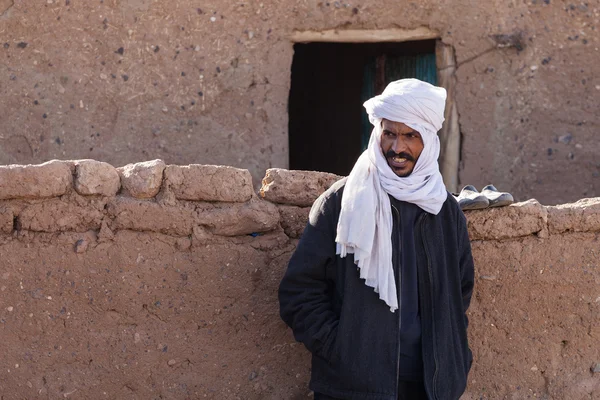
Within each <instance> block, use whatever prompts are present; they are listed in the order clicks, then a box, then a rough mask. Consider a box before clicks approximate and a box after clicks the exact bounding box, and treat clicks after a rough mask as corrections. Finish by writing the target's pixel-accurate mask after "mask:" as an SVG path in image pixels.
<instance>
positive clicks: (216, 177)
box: [165, 164, 253, 203]
mask: <svg viewBox="0 0 600 400" xmlns="http://www.w3.org/2000/svg"><path fill="white" fill-rule="evenodd" d="M165 178H166V180H167V182H168V185H169V188H170V190H171V191H172V192H173V194H174V195H175V197H176V198H177V199H179V200H192V201H222V202H240V203H241V202H245V201H248V200H250V198H251V197H252V195H253V189H252V176H251V175H250V172H249V171H248V170H246V169H239V168H233V167H227V166H216V165H198V164H192V165H186V166H179V165H169V166H167V168H166V169H165Z"/></svg>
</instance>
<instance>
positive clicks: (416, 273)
mask: <svg viewBox="0 0 600 400" xmlns="http://www.w3.org/2000/svg"><path fill="white" fill-rule="evenodd" d="M445 100H446V91H445V90H444V89H442V88H438V87H435V86H432V85H430V84H428V83H425V82H421V81H419V80H416V79H403V80H400V81H396V82H393V83H391V84H390V85H388V87H387V88H386V89H385V91H384V92H383V93H382V94H381V95H380V96H376V97H374V98H372V99H370V100H368V101H367V102H366V103H365V104H364V105H365V108H366V110H367V112H368V114H369V118H370V121H371V123H372V124H373V125H374V129H373V133H372V134H371V138H370V141H369V146H368V148H367V150H366V151H365V152H364V153H363V154H362V155H361V156H360V158H359V159H358V161H357V162H356V164H355V166H354V168H353V169H352V172H351V173H350V175H349V176H348V178H347V179H342V180H340V181H339V182H337V183H335V184H334V185H333V186H332V187H331V188H330V189H329V190H327V191H326V192H325V193H323V194H322V195H321V196H320V197H319V198H318V199H317V200H316V201H315V203H314V205H313V207H312V209H311V212H310V217H309V223H308V224H307V226H306V229H305V231H304V233H303V235H302V238H301V240H300V242H299V243H298V247H297V248H296V251H295V253H294V255H293V256H292V258H291V260H290V263H289V266H288V269H287V272H286V274H285V276H284V278H283V280H282V282H281V286H280V288H279V302H280V306H281V317H282V319H283V320H284V321H285V322H286V323H287V324H288V325H289V326H290V327H291V328H292V330H293V332H294V335H295V337H296V339H297V340H298V341H301V342H303V343H304V345H305V346H306V347H307V348H308V350H309V351H310V352H311V353H312V355H313V357H312V375H311V382H310V388H311V389H312V390H314V392H315V400H321V399H360V400H396V399H410V400H413V399H430V400H433V399H436V400H437V399H439V400H446V399H458V398H459V397H460V395H461V394H462V393H463V392H464V390H465V386H466V382H467V374H468V372H469V369H470V367H471V362H472V356H471V351H470V350H469V346H468V343H467V324H468V320H467V316H466V310H467V308H468V307H469V303H470V300H471V294H472V291H473V274H474V272H473V260H472V256H471V245H470V242H469V236H468V232H467V228H466V222H465V217H464V215H463V213H462V212H461V210H460V208H459V207H458V204H457V203H456V200H454V198H453V197H452V196H451V195H450V194H448V192H447V191H446V189H445V187H444V185H443V182H442V177H441V174H440V172H439V167H438V163H437V158H438V156H439V151H440V145H439V139H438V137H437V135H436V133H437V131H438V130H439V129H440V128H441V126H442V122H443V120H444V117H443V115H444V106H445Z"/></svg>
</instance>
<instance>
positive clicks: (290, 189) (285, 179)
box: [260, 168, 343, 207]
mask: <svg viewBox="0 0 600 400" xmlns="http://www.w3.org/2000/svg"><path fill="white" fill-rule="evenodd" d="M342 178H343V177H342V176H339V175H334V174H329V173H326V172H313V171H290V170H286V169H281V168H271V169H268V170H267V174H266V175H265V177H264V179H263V180H262V187H261V189H260V195H261V196H262V197H263V198H264V199H265V200H268V201H271V202H273V203H280V204H291V205H296V206H303V207H306V206H310V205H311V204H312V203H313V202H314V201H315V200H316V199H317V197H319V195H320V194H321V193H323V192H324V191H325V190H327V189H328V188H329V187H330V186H331V185H332V184H333V183H334V182H336V181H338V180H340V179H342Z"/></svg>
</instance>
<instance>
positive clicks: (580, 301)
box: [0, 160, 600, 400]
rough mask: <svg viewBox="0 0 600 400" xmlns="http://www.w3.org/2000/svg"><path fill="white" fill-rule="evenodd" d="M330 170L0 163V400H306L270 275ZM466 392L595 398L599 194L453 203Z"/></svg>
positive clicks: (298, 355) (599, 336) (301, 367)
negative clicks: (258, 176) (569, 199)
mask: <svg viewBox="0 0 600 400" xmlns="http://www.w3.org/2000/svg"><path fill="white" fill-rule="evenodd" d="M339 178H340V177H338V176H335V175H331V174H324V173H317V172H301V171H287V170H282V169H271V170H268V171H267V173H266V176H265V179H264V180H263V186H262V188H261V189H260V191H259V192H258V194H257V193H256V191H255V188H253V186H252V178H251V176H250V173H249V172H248V171H247V170H243V169H237V168H232V167H223V166H209V165H187V166H177V165H165V163H164V162H162V161H161V160H154V161H149V162H144V163H137V164H130V165H127V166H125V167H121V168H114V167H113V166H111V165H109V164H106V163H103V162H98V161H94V160H77V161H51V162H48V163H45V164H41V165H27V166H23V165H10V166H1V167H0V293H1V296H0V334H1V336H2V341H0V352H1V353H2V355H3V357H2V358H0V395H1V396H2V398H5V399H12V398H28V399H48V398H64V399H104V398H106V399H125V398H131V399H197V398H208V399H211V398H212V399H304V398H308V396H309V395H310V393H309V390H308V389H307V382H308V379H309V358H310V357H309V355H308V353H307V351H306V350H305V349H304V348H303V346H302V345H301V344H297V343H295V342H294V339H293V337H292V335H291V332H290V331H289V330H288V329H287V328H286V327H285V326H284V324H283V323H282V322H281V321H280V319H279V316H278V305H277V287H278V283H279V281H280V279H281V276H282V274H283V272H284V269H285V267H286V264H287V261H288V259H289V257H290V255H291V253H292V252H293V250H294V248H295V245H296V243H297V240H298V238H299V237H300V236H301V234H302V230H303V228H304V225H305V224H306V219H307V216H308V212H309V209H310V205H311V203H312V202H313V201H314V199H315V198H316V197H317V196H318V195H319V194H320V193H321V192H322V191H324V190H325V189H326V188H327V187H328V186H329V185H331V184H332V183H333V182H335V181H336V180H337V179H339ZM467 218H468V224H469V232H470V235H471V239H472V246H473V252H474V257H475V263H476V288H475V293H474V296H473V302H472V306H471V308H470V310H469V316H470V321H471V324H470V328H469V329H470V330H469V335H470V339H471V344H472V347H473V351H474V356H475V364H474V367H473V370H472V373H471V375H470V377H469V387H468V390H467V393H466V394H465V396H464V399H501V398H512V399H521V398H547V399H565V398H569V399H573V400H576V399H589V398H596V397H598V396H600V376H599V375H600V364H599V363H600V348H599V347H598V343H599V341H600V318H599V317H600V289H599V288H600V267H599V264H600V261H599V256H600V241H599V237H600V198H597V199H583V200H580V201H578V202H576V203H572V204H565V205H560V206H553V207H546V206H543V205H541V204H539V203H538V202H536V201H535V200H530V201H527V202H523V203H519V204H515V205H512V206H510V207H505V208H498V209H490V210H482V211H471V212H468V213H467Z"/></svg>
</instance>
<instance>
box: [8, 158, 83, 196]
mask: <svg viewBox="0 0 600 400" xmlns="http://www.w3.org/2000/svg"><path fill="white" fill-rule="evenodd" d="M72 184H73V175H72V174H71V168H70V166H69V164H68V163H66V162H62V161H57V160H53V161H48V162H46V163H44V164H39V165H3V166H0V200H4V199H19V198H24V199H32V198H45V197H58V196H61V195H63V194H65V193H66V192H67V191H68V190H69V188H70V187H71V186H72Z"/></svg>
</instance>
